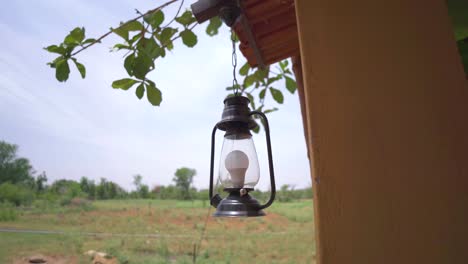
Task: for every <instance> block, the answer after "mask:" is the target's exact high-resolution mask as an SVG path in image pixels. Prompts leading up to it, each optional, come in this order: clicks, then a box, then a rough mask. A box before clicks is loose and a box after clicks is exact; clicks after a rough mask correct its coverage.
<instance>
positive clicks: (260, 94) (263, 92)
mask: <svg viewBox="0 0 468 264" xmlns="http://www.w3.org/2000/svg"><path fill="white" fill-rule="evenodd" d="M265 93H266V88H265V89H263V90H261V91H260V93H259V94H258V97H259V98H260V99H263V98H265Z"/></svg>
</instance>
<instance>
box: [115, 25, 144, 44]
mask: <svg viewBox="0 0 468 264" xmlns="http://www.w3.org/2000/svg"><path fill="white" fill-rule="evenodd" d="M143 29H144V27H143V25H142V24H141V23H140V22H139V21H131V22H128V23H121V24H120V26H119V27H118V28H115V29H112V32H114V33H115V34H117V35H119V36H120V37H122V38H123V39H125V40H127V41H128V40H129V39H128V32H130V31H142V30H143Z"/></svg>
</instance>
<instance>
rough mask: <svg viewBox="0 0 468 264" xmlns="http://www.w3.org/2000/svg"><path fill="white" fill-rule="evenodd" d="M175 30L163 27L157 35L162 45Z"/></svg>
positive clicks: (169, 38) (168, 40)
mask: <svg viewBox="0 0 468 264" xmlns="http://www.w3.org/2000/svg"><path fill="white" fill-rule="evenodd" d="M176 32H177V29H176V28H170V27H168V28H164V29H163V30H162V32H161V35H160V36H159V41H160V42H161V44H162V45H167V44H168V43H169V42H170V41H171V38H172V36H174V34H175V33H176Z"/></svg>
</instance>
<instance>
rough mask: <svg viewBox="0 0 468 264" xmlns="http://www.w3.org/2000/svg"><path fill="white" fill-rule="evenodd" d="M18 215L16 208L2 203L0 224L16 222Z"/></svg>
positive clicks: (0, 204) (0, 206) (0, 205)
mask: <svg viewBox="0 0 468 264" xmlns="http://www.w3.org/2000/svg"><path fill="white" fill-rule="evenodd" d="M17 218H18V215H17V213H16V210H15V206H14V205H13V204H11V203H8V202H2V203H0V222H4V221H15V220H16V219H17Z"/></svg>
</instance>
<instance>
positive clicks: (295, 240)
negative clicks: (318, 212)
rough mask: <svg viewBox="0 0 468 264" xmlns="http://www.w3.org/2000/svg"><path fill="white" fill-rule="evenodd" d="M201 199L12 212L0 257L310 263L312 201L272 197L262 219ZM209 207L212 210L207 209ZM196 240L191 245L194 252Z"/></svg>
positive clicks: (0, 225) (3, 225) (69, 260)
mask: <svg viewBox="0 0 468 264" xmlns="http://www.w3.org/2000/svg"><path fill="white" fill-rule="evenodd" d="M208 210H209V209H208V205H207V203H204V202H202V201H194V202H191V201H187V202H185V201H161V200H111V201H96V202H93V204H92V205H91V206H90V207H89V208H86V209H83V208H81V209H80V208H63V207H58V208H47V207H44V208H36V209H23V210H20V211H19V212H18V218H17V219H16V220H15V221H9V222H0V229H5V228H7V229H21V230H48V231H56V232H55V233H54V232H51V233H47V234H44V233H41V234H36V233H18V232H0V263H21V261H20V259H24V258H26V257H28V256H31V255H34V254H43V255H46V256H55V257H60V258H62V259H66V261H64V263H91V260H90V257H89V256H85V255H84V252H86V251H88V250H95V251H101V252H106V253H108V254H110V255H112V256H114V257H115V258H117V260H118V261H119V263H193V259H194V252H196V254H195V255H196V263H314V262H315V261H314V257H315V241H314V233H313V231H314V225H313V210H312V201H311V200H305V201H300V202H291V203H278V202H277V203H274V204H273V206H272V207H271V208H268V209H267V210H266V212H267V216H266V217H260V218H242V219H225V218H223V219H220V218H213V217H209V218H208V221H207V222H206V229H205V232H204V234H205V235H204V238H203V239H202V240H201V239H200V238H201V234H202V232H203V230H204V226H205V219H206V216H207V213H208ZM210 213H213V210H211V212H210ZM194 245H195V246H196V249H195V250H194Z"/></svg>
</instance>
